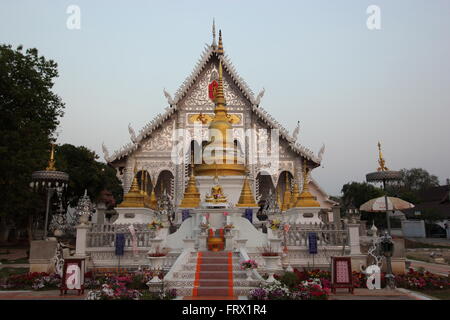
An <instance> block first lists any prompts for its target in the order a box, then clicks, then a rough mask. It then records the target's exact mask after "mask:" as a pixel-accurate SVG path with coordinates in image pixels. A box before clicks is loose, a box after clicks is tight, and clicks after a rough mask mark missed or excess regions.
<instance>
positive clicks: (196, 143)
mask: <svg viewBox="0 0 450 320" xmlns="http://www.w3.org/2000/svg"><path fill="white" fill-rule="evenodd" d="M225 49H226V45H225V41H224V38H223V37H222V33H221V32H219V38H218V41H216V36H215V31H214V32H213V41H212V43H211V44H210V45H207V46H206V47H205V48H204V49H203V52H202V54H201V56H200V59H199V60H198V62H197V64H196V65H195V67H194V69H193V71H192V73H191V74H190V75H189V76H188V77H187V78H186V80H185V81H184V82H183V84H182V85H181V87H180V88H179V89H178V91H177V92H176V93H175V95H174V96H173V97H172V95H171V94H170V93H168V92H167V91H166V90H164V94H165V96H166V98H167V105H166V106H165V108H164V106H161V110H162V113H160V114H158V116H156V117H155V118H154V119H149V120H150V121H149V122H148V124H147V125H145V126H144V127H143V128H142V129H141V130H140V131H139V132H138V134H135V132H134V130H133V128H131V127H129V132H130V140H131V141H130V143H128V144H127V145H125V146H123V147H122V148H121V149H120V150H118V151H116V152H114V153H112V154H111V155H110V154H109V152H108V150H107V148H106V147H105V146H103V150H104V156H105V159H106V161H107V162H108V164H109V165H110V166H112V167H114V168H115V169H116V170H117V176H118V178H119V179H120V180H121V181H122V183H123V188H124V193H125V202H126V203H128V202H129V201H131V199H136V201H137V199H138V198H139V197H138V195H137V193H136V192H137V191H136V186H139V190H140V193H141V195H142V198H143V199H144V201H143V203H145V207H149V208H154V207H155V203H156V201H157V199H159V197H160V196H161V194H162V193H163V192H167V194H168V195H169V196H170V198H171V199H172V201H173V203H174V206H175V207H180V208H187V207H200V206H202V204H204V203H205V202H208V201H206V200H207V199H209V201H210V202H211V199H212V198H211V197H216V202H219V201H218V199H217V195H218V192H219V191H220V192H222V193H223V194H222V195H220V196H221V199H222V200H221V201H225V200H224V199H225V198H226V203H227V204H228V205H229V206H232V207H234V206H237V205H239V206H245V205H250V204H251V205H252V206H259V205H261V203H264V201H265V199H266V198H267V197H268V195H269V193H270V192H272V193H273V194H275V193H277V194H278V195H277V196H278V197H279V198H280V206H281V208H282V211H286V210H289V209H290V208H293V207H296V206H298V205H302V204H305V203H306V204H314V205H315V206H316V205H317V204H318V206H320V207H321V208H328V209H329V208H331V207H332V206H333V204H334V202H333V201H332V200H330V199H329V197H328V195H327V194H326V193H325V192H324V191H323V190H322V189H321V187H320V186H319V184H318V183H317V182H316V181H315V180H314V179H313V178H312V177H311V172H313V170H314V169H316V168H319V167H320V164H321V158H322V153H323V150H322V152H319V154H315V153H313V152H312V151H310V150H309V149H307V148H306V147H304V146H302V145H300V144H299V143H298V142H297V141H296V138H294V136H295V135H292V134H290V133H289V132H288V130H286V129H285V128H284V127H283V126H282V125H281V124H280V123H278V122H277V121H276V120H275V118H274V117H273V116H272V115H270V114H269V113H268V112H267V111H265V110H264V109H263V107H262V104H263V103H262V97H263V95H264V90H263V91H261V92H260V93H259V94H257V95H255V94H254V93H253V92H252V90H251V89H250V88H249V86H248V85H247V84H246V82H245V81H244V80H243V79H242V78H241V76H240V75H239V74H238V72H237V71H236V68H235V67H234V65H233V64H232V62H231V60H230V58H229V57H228V56H227V54H226V50H225ZM274 130H276V131H274ZM180 132H181V133H180ZM272 134H276V135H277V139H278V146H276V148H278V150H271V149H273V148H271V138H272V137H271V135H272ZM180 146H182V147H181V148H180ZM211 148H213V150H214V151H212V152H209V150H210V149H211ZM269 153H270V154H269ZM174 154H176V156H177V159H176V161H175V160H174ZM267 154H269V157H270V156H272V155H276V161H275V162H276V163H274V162H270V161H269V162H267V161H266V160H267V157H266V155H267ZM191 158H192V159H193V161H191ZM271 159H272V158H271ZM190 162H194V165H193V166H191V163H190ZM305 172H308V175H309V178H308V179H307V180H306V179H305V178H304V174H305ZM305 181H307V183H308V185H307V186H306V187H305V186H303V183H304V182H305ZM219 187H220V188H219ZM219 189H220V190H219ZM128 193H130V195H129V196H128V197H127V194H128ZM212 193H217V194H215V195H214V194H212ZM250 193H251V195H250ZM300 193H301V194H300ZM302 195H303V196H305V195H306V196H308V199H310V200H311V199H314V201H312V200H311V201H312V202H305V201H306V200H307V199H306V198H302ZM208 197H209V198H208ZM309 197H312V198H309ZM139 199H140V198H139ZM133 201H134V200H133ZM308 201H309V200H308Z"/></svg>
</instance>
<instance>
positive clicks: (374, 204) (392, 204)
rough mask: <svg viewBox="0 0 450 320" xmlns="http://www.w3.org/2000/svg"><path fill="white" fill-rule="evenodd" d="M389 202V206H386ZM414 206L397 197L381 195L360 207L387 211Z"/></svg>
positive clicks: (369, 210)
mask: <svg viewBox="0 0 450 320" xmlns="http://www.w3.org/2000/svg"><path fill="white" fill-rule="evenodd" d="M386 204H387V208H386ZM411 208H414V205H413V204H412V203H409V202H407V201H405V200H402V199H400V198H395V197H379V198H374V199H371V200H369V201H367V202H366V203H364V204H363V205H361V207H359V210H360V211H367V212H386V210H387V211H395V210H405V209H411Z"/></svg>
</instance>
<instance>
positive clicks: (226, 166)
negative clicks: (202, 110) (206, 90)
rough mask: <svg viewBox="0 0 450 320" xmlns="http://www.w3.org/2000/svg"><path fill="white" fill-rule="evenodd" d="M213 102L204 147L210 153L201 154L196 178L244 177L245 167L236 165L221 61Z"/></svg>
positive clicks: (235, 151) (236, 160)
mask: <svg viewBox="0 0 450 320" xmlns="http://www.w3.org/2000/svg"><path fill="white" fill-rule="evenodd" d="M214 102H215V105H216V106H215V108H214V118H213V119H212V121H211V122H210V124H209V136H210V140H209V142H208V143H207V145H206V146H205V149H206V148H208V150H211V151H210V152H204V153H203V155H204V156H203V163H202V164H200V165H197V166H196V168H195V173H196V175H198V176H216V175H218V176H244V175H245V166H244V165H243V164H242V163H238V156H237V150H236V148H235V146H234V143H233V139H232V137H231V135H232V133H231V132H232V129H233V127H232V125H231V121H230V117H229V115H228V113H227V108H226V100H225V94H224V86H223V69H222V61H219V79H218V85H217V89H216V93H215V97H214ZM215 165H216V166H215Z"/></svg>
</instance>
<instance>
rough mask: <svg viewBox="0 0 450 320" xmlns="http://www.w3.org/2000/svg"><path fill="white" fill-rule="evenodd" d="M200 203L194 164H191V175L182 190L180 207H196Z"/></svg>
mask: <svg viewBox="0 0 450 320" xmlns="http://www.w3.org/2000/svg"><path fill="white" fill-rule="evenodd" d="M199 204H200V193H199V192H198V189H197V183H196V181H195V176H194V166H193V165H192V164H191V175H190V177H189V181H188V184H187V187H186V190H185V192H184V196H183V200H182V201H181V204H180V208H197V207H198V206H199Z"/></svg>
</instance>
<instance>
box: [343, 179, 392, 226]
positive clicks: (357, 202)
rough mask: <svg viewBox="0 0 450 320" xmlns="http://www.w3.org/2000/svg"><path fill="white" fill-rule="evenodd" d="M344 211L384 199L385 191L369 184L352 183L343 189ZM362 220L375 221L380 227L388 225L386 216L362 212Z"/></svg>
mask: <svg viewBox="0 0 450 320" xmlns="http://www.w3.org/2000/svg"><path fill="white" fill-rule="evenodd" d="M341 192H342V194H343V195H342V197H341V199H342V205H343V207H342V211H344V212H345V210H346V208H349V207H350V206H352V205H354V206H355V207H356V208H358V209H359V207H360V206H361V205H362V204H364V203H365V202H367V201H369V200H370V199H373V198H378V197H382V196H383V195H384V191H383V190H382V189H380V188H377V187H375V186H374V185H372V184H369V183H367V182H362V183H361V182H351V183H347V184H345V185H344V186H343V187H342V191H341ZM361 220H367V221H374V222H375V224H376V225H378V226H384V225H385V224H386V222H385V220H386V217H385V215H384V214H379V213H373V212H361Z"/></svg>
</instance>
